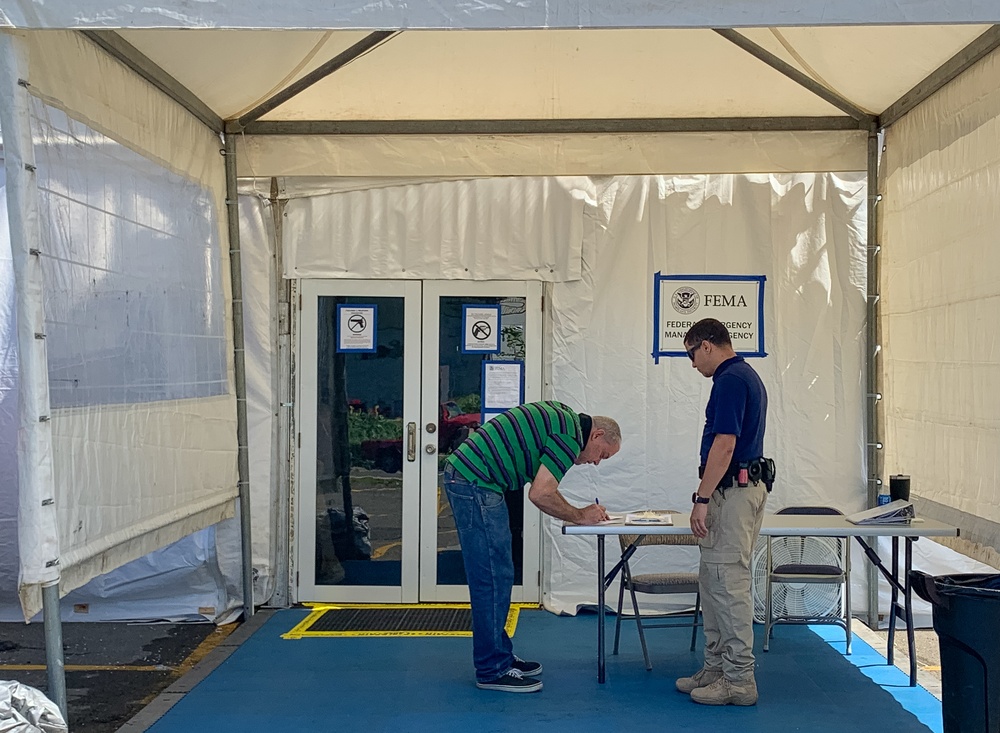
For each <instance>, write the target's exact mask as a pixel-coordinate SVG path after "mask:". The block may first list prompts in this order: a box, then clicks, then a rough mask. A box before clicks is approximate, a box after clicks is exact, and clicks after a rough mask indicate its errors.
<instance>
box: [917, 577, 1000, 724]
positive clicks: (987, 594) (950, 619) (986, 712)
mask: <svg viewBox="0 0 1000 733" xmlns="http://www.w3.org/2000/svg"><path fill="white" fill-rule="evenodd" d="M910 583H911V585H912V586H913V590H915V591H916V592H917V595H918V596H920V597H921V598H923V599H924V600H925V601H927V602H928V603H930V604H931V605H932V606H933V607H934V630H935V631H936V632H937V635H938V642H939V643H940V645H941V713H942V716H943V718H944V733H1000V575H983V574H964V575H937V576H931V575H927V574H926V573H921V572H920V571H918V570H912V571H910Z"/></svg>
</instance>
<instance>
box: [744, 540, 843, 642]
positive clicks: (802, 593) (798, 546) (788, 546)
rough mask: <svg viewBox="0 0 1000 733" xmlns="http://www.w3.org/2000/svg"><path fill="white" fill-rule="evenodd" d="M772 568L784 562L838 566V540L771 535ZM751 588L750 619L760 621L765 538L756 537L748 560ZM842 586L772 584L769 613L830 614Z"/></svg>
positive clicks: (764, 587)
mask: <svg viewBox="0 0 1000 733" xmlns="http://www.w3.org/2000/svg"><path fill="white" fill-rule="evenodd" d="M771 563H772V566H773V567H778V566H779V565H786V564H788V563H805V564H809V565H838V564H839V563H840V540H837V539H834V538H829V537H774V538H772V540H771ZM750 573H751V578H752V590H753V618H754V621H756V622H757V623H760V624H762V623H764V621H765V619H764V614H765V612H766V610H765V605H764V603H765V597H766V594H767V538H766V537H760V538H758V539H757V545H756V547H755V548H754V552H753V558H752V559H751V561H750ZM842 589H843V585H826V584H822V585H819V584H815V583H775V584H774V586H773V589H772V600H771V602H772V604H773V606H774V609H773V615H774V616H780V615H786V616H815V617H819V616H831V615H836V614H837V613H838V612H839V610H840V604H841V598H842Z"/></svg>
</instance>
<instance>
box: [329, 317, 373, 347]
mask: <svg viewBox="0 0 1000 733" xmlns="http://www.w3.org/2000/svg"><path fill="white" fill-rule="evenodd" d="M375 314H376V307H375V306H374V305H338V306H337V351H354V352H362V353H369V354H370V353H372V352H374V351H375V317H376V316H375Z"/></svg>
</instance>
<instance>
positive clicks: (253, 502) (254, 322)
mask: <svg viewBox="0 0 1000 733" xmlns="http://www.w3.org/2000/svg"><path fill="white" fill-rule="evenodd" d="M240 190H241V195H240V197H239V201H240V205H239V210H240V252H241V254H242V257H241V259H242V274H243V324H244V346H245V348H246V385H247V441H248V445H249V448H250V450H249V456H250V486H251V489H252V490H251V494H250V520H251V523H252V526H251V537H252V542H253V568H254V579H253V582H254V599H255V600H256V602H258V603H262V602H266V601H268V600H269V599H270V598H271V595H272V594H273V593H274V591H275V580H276V579H275V577H274V571H275V567H276V565H277V553H278V551H279V550H278V547H277V543H276V538H277V535H278V533H277V531H276V523H277V521H279V519H280V518H281V517H282V516H285V517H287V516H288V515H287V513H282V512H281V511H279V509H278V506H277V501H278V497H277V490H278V483H279V476H280V474H281V472H283V471H287V470H288V467H287V466H282V465H279V463H278V453H277V446H278V441H279V440H281V439H285V440H287V436H279V435H278V421H277V412H278V410H279V409H289V408H288V407H285V408H281V407H280V405H279V404H278V394H279V389H280V387H279V385H278V382H277V379H278V373H279V369H278V368H277V358H278V355H277V349H276V348H275V347H276V345H277V343H278V330H277V319H276V316H275V313H276V309H277V303H278V294H277V276H276V273H275V269H274V267H275V247H276V239H275V232H274V219H273V218H272V210H271V204H270V202H269V201H268V200H267V199H266V198H263V197H259V196H256V195H246V194H248V193H249V192H250V190H252V189H250V188H247V187H244V186H241V189H240ZM237 539H238V538H237ZM234 549H235V550H237V551H238V550H239V545H238V543H237V544H236V546H235V548H234ZM281 551H282V552H287V548H283V549H282V550H281ZM232 577H234V578H237V579H238V578H239V564H238V563H237V566H236V575H234V576H232ZM286 593H287V589H286Z"/></svg>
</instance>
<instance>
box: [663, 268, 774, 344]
mask: <svg viewBox="0 0 1000 733" xmlns="http://www.w3.org/2000/svg"><path fill="white" fill-rule="evenodd" d="M766 279H767V278H765V277H764V276H763V275H662V274H660V273H659V272H658V273H656V275H654V276H653V360H654V361H655V362H656V363H659V362H660V357H663V356H683V357H685V358H687V351H685V349H684V335H685V334H686V333H687V332H688V329H689V328H691V326H693V325H694V324H695V323H697V322H698V321H700V320H701V319H702V318H714V319H716V320H718V321H722V323H724V324H725V326H726V328H728V329H729V336H730V338H732V340H733V349H735V350H736V353H737V354H739V355H740V356H767V354H766V353H765V352H764V281H765V280H766Z"/></svg>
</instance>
